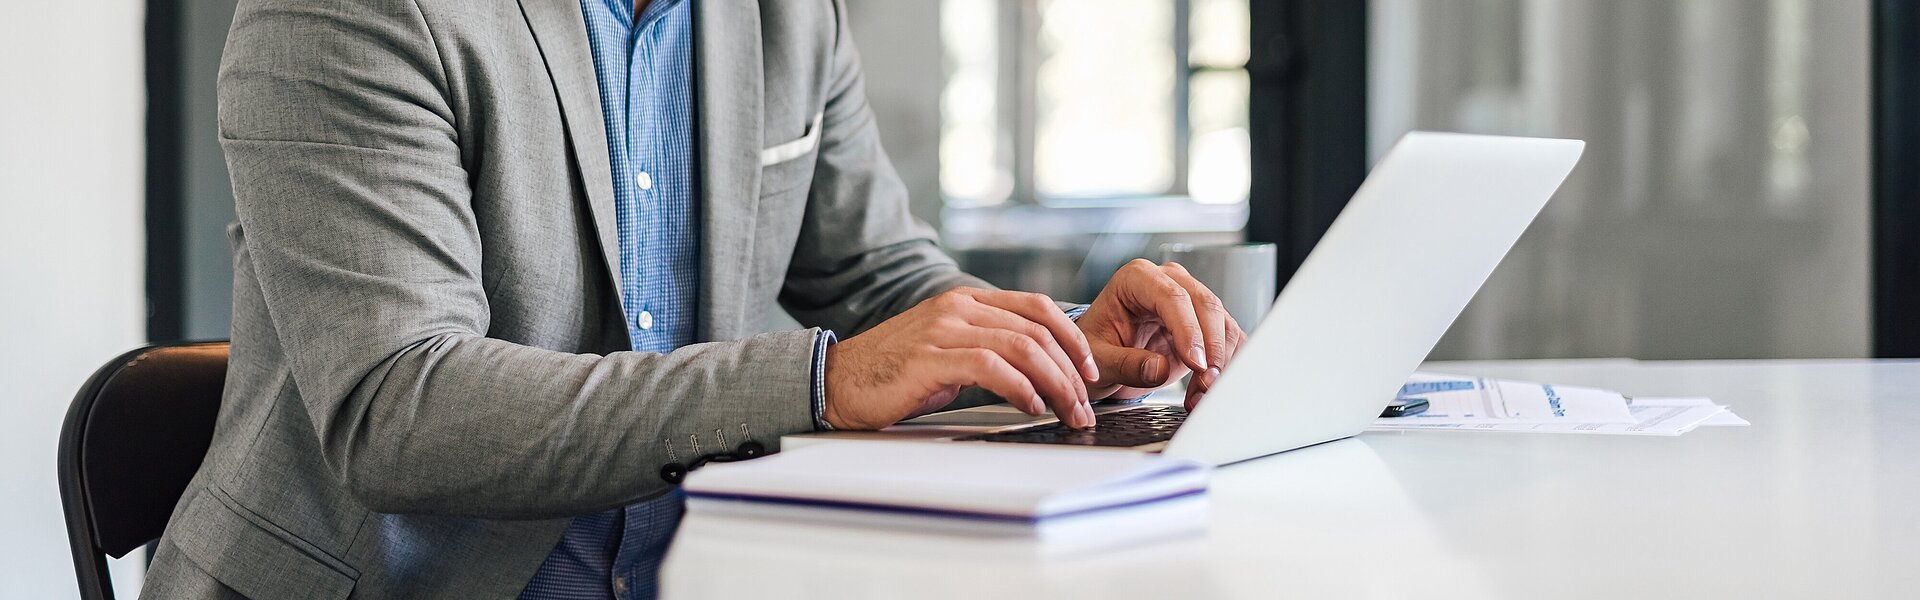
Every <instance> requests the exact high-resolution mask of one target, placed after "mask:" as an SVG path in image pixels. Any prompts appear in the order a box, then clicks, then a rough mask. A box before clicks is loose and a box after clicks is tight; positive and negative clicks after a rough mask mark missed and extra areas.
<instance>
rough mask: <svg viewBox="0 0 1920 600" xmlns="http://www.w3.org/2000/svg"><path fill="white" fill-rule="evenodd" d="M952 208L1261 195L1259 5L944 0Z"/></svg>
mask: <svg viewBox="0 0 1920 600" xmlns="http://www.w3.org/2000/svg"><path fill="white" fill-rule="evenodd" d="M941 29H942V38H943V40H942V42H943V47H944V49H945V54H946V57H947V66H948V79H947V84H946V88H945V89H944V90H943V92H942V96H941V113H942V114H941V118H942V126H941V139H940V154H941V168H940V185H941V189H942V192H943V194H944V195H945V196H946V198H947V202H948V204H949V206H953V207H959V208H965V207H979V206H995V205H1001V204H1006V203H1009V202H1014V203H1039V204H1049V205H1085V204H1112V203H1115V202H1123V203H1124V202H1126V201H1130V200H1140V199H1154V198H1166V197H1185V198H1190V199H1192V200H1193V201H1194V202H1199V203H1206V204H1237V203H1241V202H1244V201H1245V200H1246V196H1247V181H1248V177H1249V162H1248V139H1247V93H1248V82H1247V73H1246V69H1245V65H1246V62H1247V45H1248V44H1247V29H1248V28H1247V3H1246V0H943V4H942V6H941Z"/></svg>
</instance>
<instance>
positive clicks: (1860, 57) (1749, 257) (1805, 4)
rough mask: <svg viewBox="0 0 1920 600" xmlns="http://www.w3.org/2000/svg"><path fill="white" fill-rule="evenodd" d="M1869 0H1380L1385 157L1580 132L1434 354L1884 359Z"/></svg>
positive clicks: (1376, 110) (1377, 124)
mask: <svg viewBox="0 0 1920 600" xmlns="http://www.w3.org/2000/svg"><path fill="white" fill-rule="evenodd" d="M1867 5H1868V3H1867V2H1866V1H1865V0H1772V1H1769V2H1754V1H1750V0H1687V1H1685V2H1672V1H1667V0H1577V1H1574V0H1373V5H1372V11H1371V13H1372V16H1373V18H1374V23H1373V37H1374V39H1373V41H1372V44H1371V47H1372V56H1371V57H1370V60H1372V63H1373V64H1372V66H1373V80H1372V81H1371V82H1370V86H1371V88H1372V93H1373V97H1372V98H1371V101H1372V103H1373V104H1372V106H1370V113H1371V114H1370V117H1371V120H1372V123H1371V125H1372V129H1373V132H1372V134H1373V143H1372V145H1373V148H1374V150H1375V152H1379V151H1382V150H1384V149H1385V148H1386V147H1387V145H1388V144H1390V143H1391V142H1392V140H1393V139H1394V138H1395V137H1397V136H1398V135H1399V134H1400V133H1401V132H1403V131H1406V130H1408V129H1438V130H1452V131H1469V132H1482V133H1506V134H1518V135H1540V136H1564V137H1577V138H1581V139H1585V140H1587V142H1588V145H1587V152H1586V156H1585V157H1584V158H1583V159H1582V161H1581V165H1580V166H1579V168H1578V169H1576V170H1575V172H1574V174H1573V176H1572V177H1571V178H1570V179H1569V180H1568V181H1567V183H1566V185H1565V186H1564V187H1563V188H1562V189H1561V191H1560V193H1559V194H1558V195H1557V196H1556V197H1555V198H1554V200H1553V202H1552V203H1551V204H1549V205H1548V206H1547V209H1546V211H1545V212H1544V213H1543V214H1542V215H1541V216H1540V219H1539V220H1538V221H1537V222H1536V223H1535V224H1534V227H1533V228H1532V230H1530V231H1529V232H1528V234H1527V236H1526V237H1525V238H1523V239H1522V240H1521V241H1520V244H1519V245H1518V246H1517V247H1515V249H1514V251H1513V253H1512V254H1510V255H1508V257H1507V260H1506V262H1505V264H1503V265H1502V266H1501V267H1500V269H1499V270H1498V271H1497V272H1496V273H1495V274H1494V276H1493V279H1492V280H1491V281H1489V282H1488V284H1487V287H1486V288H1485V290H1483V291H1482V292H1481V294H1480V296H1479V297H1477V298H1476V299H1475V300H1474V302H1473V305H1472V306H1471V307H1469V308H1468V311H1467V314H1466V315H1465V316H1463V317H1462V318H1461V320H1460V322H1459V323H1458V324H1456V325H1455V327H1454V329H1453V331H1452V332H1451V333H1450V334H1449V335H1448V337H1447V339H1446V341H1444V342H1443V343H1442V345H1441V347H1440V348H1439V349H1438V350H1436V352H1435V355H1436V356H1442V357H1448V358H1529V357H1586V356H1628V357H1635V358H1648V359H1654V358H1768V357H1858V356H1865V355H1866V354H1867V352H1868V336H1869V331H1868V328H1869V325H1868V311H1867V307H1868V280H1867V268H1868V248H1867V236H1868V221H1867V213H1868V203H1869V197H1868V188H1867V184H1868V173H1867V165H1868V154H1867V153H1868V135H1867V134H1868V127H1869V123H1868V105H1867V93H1868V66H1869V65H1868V59H1867V56H1868V55H1867V50H1868V47H1867V44H1868V39H1869V35H1868V26H1867V23H1868V18H1867V17H1868V14H1867V13H1868V11H1867Z"/></svg>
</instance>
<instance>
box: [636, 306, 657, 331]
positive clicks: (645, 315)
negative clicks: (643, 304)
mask: <svg viewBox="0 0 1920 600" xmlns="http://www.w3.org/2000/svg"><path fill="white" fill-rule="evenodd" d="M634 320H635V321H638V323H635V324H636V325H639V326H640V328H641V329H653V313H650V312H647V311H644V310H643V311H640V316H638V317H634Z"/></svg>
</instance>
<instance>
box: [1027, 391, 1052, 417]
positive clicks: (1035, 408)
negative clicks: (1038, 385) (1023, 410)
mask: <svg viewBox="0 0 1920 600" xmlns="http://www.w3.org/2000/svg"><path fill="white" fill-rule="evenodd" d="M1046 410H1047V403H1045V402H1041V401H1040V396H1039V395H1037V394H1036V395H1035V396H1034V397H1032V398H1029V399H1027V413H1028V414H1035V415H1037V414H1040V413H1042V412H1045V411H1046Z"/></svg>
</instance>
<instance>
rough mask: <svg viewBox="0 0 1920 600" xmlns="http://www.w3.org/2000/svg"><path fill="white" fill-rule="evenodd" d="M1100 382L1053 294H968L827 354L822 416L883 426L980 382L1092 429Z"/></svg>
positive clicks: (1081, 338) (947, 296) (916, 311)
mask: <svg viewBox="0 0 1920 600" xmlns="http://www.w3.org/2000/svg"><path fill="white" fill-rule="evenodd" d="M1099 377H1100V373H1099V371H1098V370H1097V369H1096V368H1095V367H1094V361H1093V358H1092V354H1091V349H1090V347H1089V346H1088V344H1087V338H1086V336H1085V335H1083V334H1082V333H1081V332H1080V329H1078V328H1076V327H1074V326H1073V321H1072V320H1070V319H1068V318H1067V316H1066V314H1065V313H1062V312H1061V311H1060V307H1059V306H1056V305H1054V303H1053V301H1052V300H1049V299H1047V297H1046V296H1042V295H1040V294H1030V293H1025V292H1003V291H994V290H980V289H972V288H960V289H956V290H952V291H949V292H946V293H943V294H940V295H939V296H935V297H933V298H930V299H928V300H926V301H924V302H921V303H920V304H919V305H917V306H914V307H913V308H911V309H908V310H907V311H906V312H903V313H900V314H899V315H895V316H894V317H893V318H891V319H887V320H886V321H885V322H882V323H880V324H879V325H877V326H875V327H874V328H873V329H870V330H867V331H866V332H863V333H861V334H860V335H857V336H854V337H851V338H847V339H846V340H845V341H842V342H840V343H838V344H835V345H833V346H830V347H828V348H827V377H826V379H827V390H826V401H827V403H826V407H825V411H824V412H825V414H824V415H823V417H824V418H825V419H826V421H827V424H828V425H832V426H833V427H834V428H835V429H878V428H881V427H886V426H888V425H892V424H894V423H896V422H898V421H900V420H902V419H908V418H912V417H915V416H919V415H922V414H926V413H927V412H930V411H933V410H934V409H937V408H940V407H942V406H945V405H946V404H947V403H948V402H950V401H952V400H953V398H954V396H955V395H957V394H959V392H960V389H961V388H962V387H965V386H970V385H977V386H980V387H982V388H986V390H987V391H990V392H993V393H995V394H998V395H999V396H1000V397H1001V398H1005V399H1006V400H1007V403H1009V404H1012V405H1013V406H1014V407H1016V408H1019V409H1020V410H1022V411H1025V412H1027V413H1028V414H1036V415H1037V414H1040V413H1041V412H1043V411H1045V410H1047V407H1049V406H1050V407H1052V409H1053V413H1054V414H1055V415H1059V417H1060V421H1061V422H1063V423H1066V424H1067V426H1069V427H1075V428H1084V427H1090V426H1092V425H1093V408H1092V407H1091V406H1089V405H1088V403H1087V401H1088V395H1087V382H1088V381H1094V380H1096V379H1098V378H1099Z"/></svg>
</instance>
